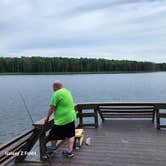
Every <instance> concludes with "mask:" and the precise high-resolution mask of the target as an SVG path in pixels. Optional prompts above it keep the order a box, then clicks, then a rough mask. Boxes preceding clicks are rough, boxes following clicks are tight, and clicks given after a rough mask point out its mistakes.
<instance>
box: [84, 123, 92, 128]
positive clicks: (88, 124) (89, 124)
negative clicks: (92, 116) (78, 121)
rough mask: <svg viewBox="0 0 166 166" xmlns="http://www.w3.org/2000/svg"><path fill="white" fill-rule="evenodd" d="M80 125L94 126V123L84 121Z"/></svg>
mask: <svg viewBox="0 0 166 166" xmlns="http://www.w3.org/2000/svg"><path fill="white" fill-rule="evenodd" d="M82 126H84V127H85V126H95V124H94V123H84V124H83V125H82Z"/></svg>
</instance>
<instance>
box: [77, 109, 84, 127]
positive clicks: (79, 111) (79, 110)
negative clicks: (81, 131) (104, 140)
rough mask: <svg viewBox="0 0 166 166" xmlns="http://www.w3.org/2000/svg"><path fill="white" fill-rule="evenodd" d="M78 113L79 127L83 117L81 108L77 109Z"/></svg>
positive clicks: (81, 124)
mask: <svg viewBox="0 0 166 166" xmlns="http://www.w3.org/2000/svg"><path fill="white" fill-rule="evenodd" d="M78 113H79V127H82V126H83V117H82V109H80V108H79V109H78Z"/></svg>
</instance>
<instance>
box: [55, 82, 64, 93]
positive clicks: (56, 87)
mask: <svg viewBox="0 0 166 166" xmlns="http://www.w3.org/2000/svg"><path fill="white" fill-rule="evenodd" d="M61 88H63V84H62V83H61V81H60V80H56V81H54V83H53V89H54V91H56V90H58V89H61Z"/></svg>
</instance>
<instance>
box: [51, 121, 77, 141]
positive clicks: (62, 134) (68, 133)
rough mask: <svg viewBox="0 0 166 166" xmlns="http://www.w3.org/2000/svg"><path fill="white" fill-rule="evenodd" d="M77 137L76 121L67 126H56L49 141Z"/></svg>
mask: <svg viewBox="0 0 166 166" xmlns="http://www.w3.org/2000/svg"><path fill="white" fill-rule="evenodd" d="M74 136H75V124H74V121H73V122H70V123H68V124H65V125H54V126H53V127H52V129H51V131H50V132H49V135H48V140H49V141H50V140H64V139H65V138H71V137H74Z"/></svg>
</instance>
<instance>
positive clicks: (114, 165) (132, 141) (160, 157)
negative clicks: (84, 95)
mask: <svg viewBox="0 0 166 166" xmlns="http://www.w3.org/2000/svg"><path fill="white" fill-rule="evenodd" d="M76 110H77V111H78V119H79V127H80V128H84V130H85V136H86V135H89V136H90V137H91V138H92V145H91V146H87V145H85V144H83V146H82V147H81V149H79V150H77V151H75V152H74V153H75V156H74V158H72V159H69V158H66V157H64V156H63V155H62V151H63V150H64V149H66V142H63V143H62V144H61V145H60V146H59V147H58V149H57V150H56V152H55V154H54V155H53V156H52V157H51V158H50V160H49V162H42V157H41V156H42V155H43V154H44V153H45V150H44V149H45V148H44V147H45V143H46V142H45V141H44V138H45V137H46V131H48V130H49V129H50V127H51V124H52V123H51V122H52V120H51V121H50V124H48V125H44V124H43V120H40V121H38V122H36V123H35V124H34V125H35V128H34V129H31V130H29V131H26V132H25V133H23V134H21V135H20V136H18V137H17V138H14V139H13V140H11V141H9V142H7V143H6V144H4V145H2V146H1V149H4V150H5V148H7V147H9V146H10V145H13V144H14V143H18V141H19V144H17V145H16V146H15V147H14V148H13V147H12V150H13V149H14V151H20V150H27V149H28V150H30V149H31V148H32V147H33V145H34V142H35V141H36V140H37V139H39V142H40V147H39V148H40V157H41V158H40V160H41V161H40V162H30V161H26V159H25V158H24V157H23V158H22V157H21V156H18V157H17V158H16V159H17V163H15V164H16V165H22V166H24V165H41V166H42V165H59V166H74V165H78V166H100V165H103V166H107V165H109V166H165V165H166V130H157V129H160V128H165V127H166V125H165V124H161V123H160V119H161V118H166V113H164V112H163V111H164V110H166V103H98V104H94V103H93V104H78V105H77V106H76ZM87 110H88V111H89V110H91V112H87ZM84 111H85V112H84ZM160 111H162V113H160ZM111 117H112V118H111ZM124 117H127V119H125V120H124V119H121V120H120V119H119V118H124ZM85 118H92V119H91V121H90V122H91V123H85V121H84V119H85ZM99 118H101V121H99V120H98V119H99ZM115 118H118V119H117V120H115ZM133 118H134V119H133ZM136 118H137V119H136ZM93 120H94V121H93ZM43 129H44V130H43ZM28 134H30V136H28ZM25 136H26V137H27V136H28V138H27V139H26V140H25V139H24V140H23V141H21V139H22V138H24V137H25ZM1 156H2V157H1V161H2V160H3V161H5V162H6V163H7V162H8V161H7V160H10V161H11V160H12V158H9V157H8V158H7V156H5V155H3V154H2V155H1ZM11 157H12V156H11ZM25 157H26V156H25ZM18 162H19V163H18Z"/></svg>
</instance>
